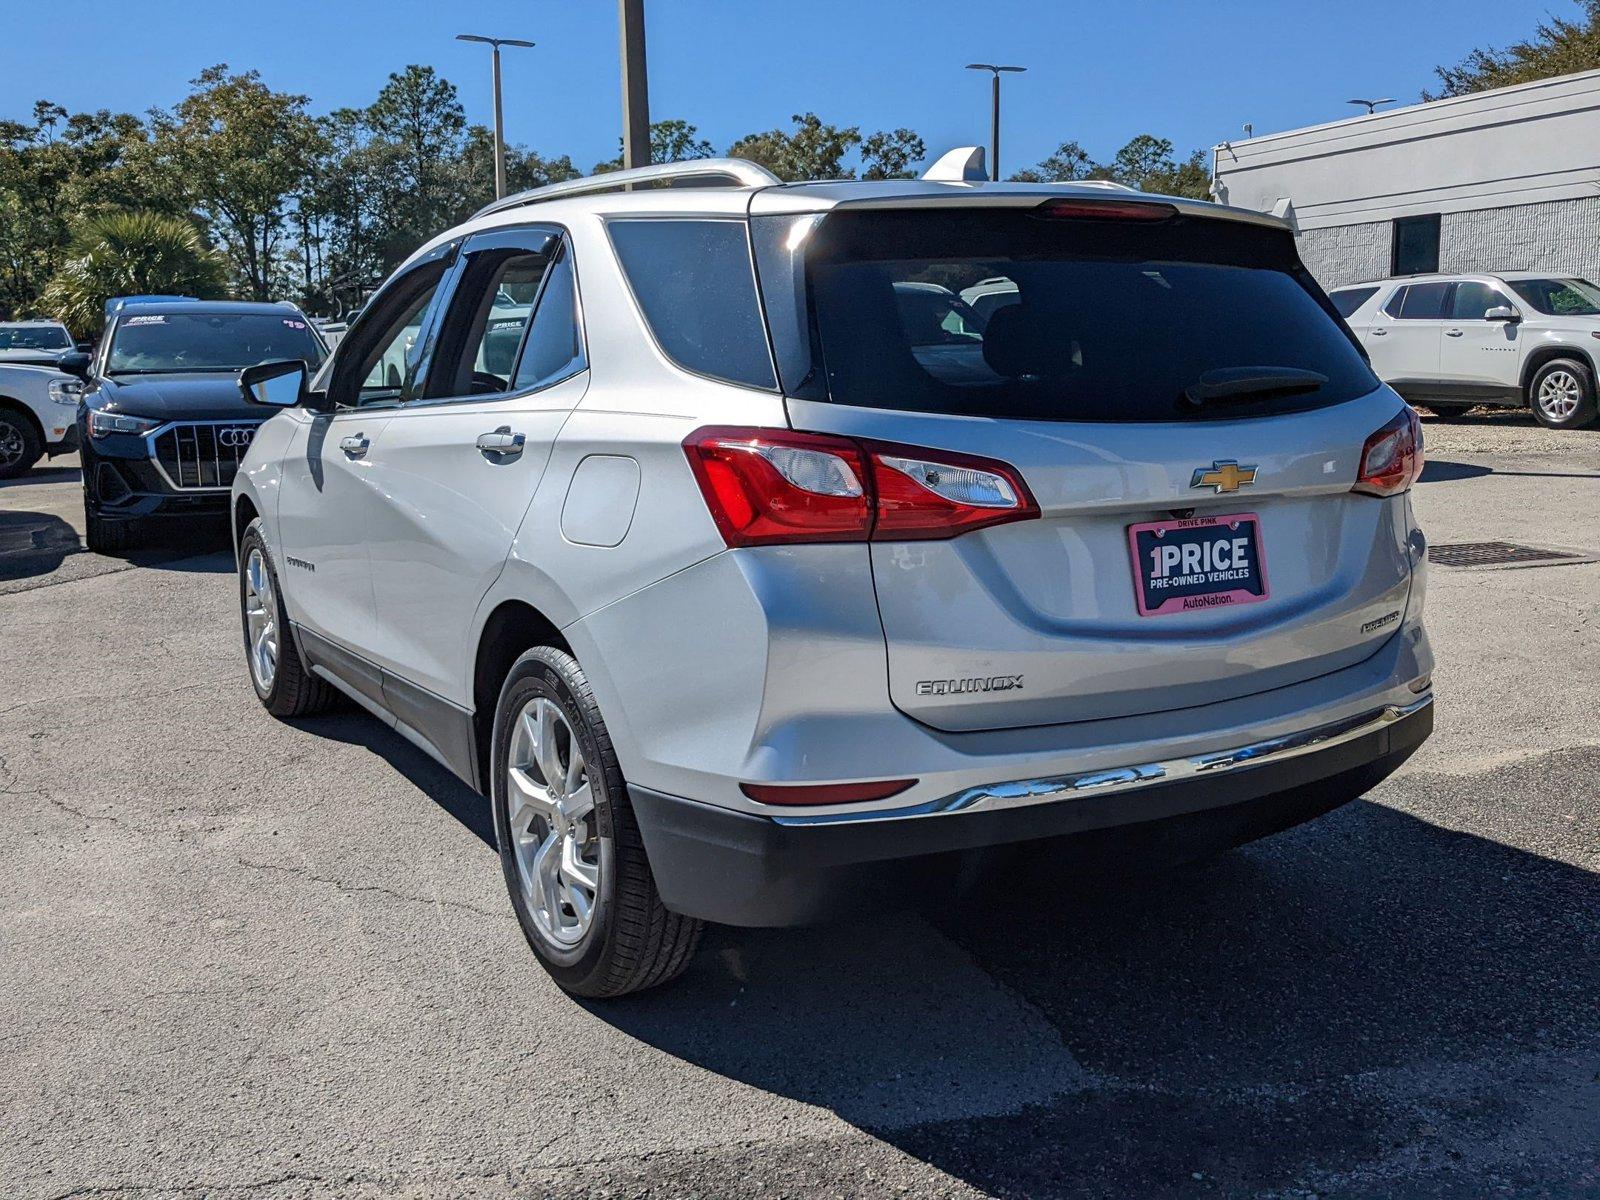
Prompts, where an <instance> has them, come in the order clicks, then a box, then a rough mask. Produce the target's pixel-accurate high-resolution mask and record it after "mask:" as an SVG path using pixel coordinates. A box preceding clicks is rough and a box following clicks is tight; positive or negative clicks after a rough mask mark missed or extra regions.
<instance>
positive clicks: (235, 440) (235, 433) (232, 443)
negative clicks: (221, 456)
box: [217, 425, 256, 449]
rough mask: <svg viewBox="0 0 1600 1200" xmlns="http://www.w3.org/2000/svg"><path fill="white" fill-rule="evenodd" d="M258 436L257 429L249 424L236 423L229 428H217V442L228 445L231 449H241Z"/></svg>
mask: <svg viewBox="0 0 1600 1200" xmlns="http://www.w3.org/2000/svg"><path fill="white" fill-rule="evenodd" d="M255 436H256V431H255V430H254V429H252V428H250V426H248V425H235V426H232V427H230V428H228V429H219V430H217V444H218V445H221V446H227V447H228V448H229V449H241V448H243V447H245V446H248V445H249V444H250V439H251V438H253V437H255Z"/></svg>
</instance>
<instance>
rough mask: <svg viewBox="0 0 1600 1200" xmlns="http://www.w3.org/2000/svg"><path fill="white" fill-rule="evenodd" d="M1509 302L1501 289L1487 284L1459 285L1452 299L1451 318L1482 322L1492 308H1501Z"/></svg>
mask: <svg viewBox="0 0 1600 1200" xmlns="http://www.w3.org/2000/svg"><path fill="white" fill-rule="evenodd" d="M1508 303H1509V301H1508V300H1507V299H1506V298H1505V297H1504V296H1503V295H1501V294H1500V291H1499V289H1497V288H1492V287H1490V286H1489V285H1488V284H1487V283H1458V284H1456V292H1455V295H1454V296H1452V297H1451V299H1450V316H1451V317H1452V318H1453V319H1454V320H1457V321H1481V320H1483V314H1484V313H1486V312H1488V311H1489V310H1490V309H1491V308H1500V307H1503V306H1505V305H1506V304H1508Z"/></svg>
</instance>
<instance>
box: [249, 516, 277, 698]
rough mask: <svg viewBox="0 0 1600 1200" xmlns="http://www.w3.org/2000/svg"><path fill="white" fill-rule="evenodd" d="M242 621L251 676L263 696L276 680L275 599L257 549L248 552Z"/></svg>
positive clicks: (270, 576) (264, 560) (269, 578)
mask: <svg viewBox="0 0 1600 1200" xmlns="http://www.w3.org/2000/svg"><path fill="white" fill-rule="evenodd" d="M244 619H245V627H246V629H247V630H248V641H249V646H248V650H249V655H250V674H251V675H252V676H254V677H255V681H256V686H257V687H258V688H260V689H261V690H262V691H263V692H270V691H271V690H272V681H273V680H274V679H276V678H277V676H278V597H277V593H276V592H274V591H273V588H272V572H271V571H269V570H268V569H267V560H266V556H265V555H263V554H262V553H261V550H260V548H259V547H254V548H252V549H251V551H250V557H249V558H247V559H246V560H245V565H244Z"/></svg>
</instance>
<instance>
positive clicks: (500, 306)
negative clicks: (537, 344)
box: [428, 250, 549, 396]
mask: <svg viewBox="0 0 1600 1200" xmlns="http://www.w3.org/2000/svg"><path fill="white" fill-rule="evenodd" d="M548 265H549V259H548V258H547V257H546V256H545V255H543V254H527V253H522V252H518V251H504V250H501V251H489V252H485V253H483V254H479V255H475V256H474V258H473V261H472V262H471V264H470V265H469V266H468V268H467V271H466V273H465V274H464V275H463V276H462V281H461V284H460V286H459V287H458V288H457V291H456V296H457V302H458V303H466V304H472V303H474V302H475V303H476V308H475V309H474V310H473V311H472V313H471V315H470V318H469V319H468V323H467V325H466V327H465V329H464V330H462V331H460V338H461V340H460V343H459V344H460V345H461V347H462V350H461V356H460V357H459V358H455V357H454V356H453V355H451V354H450V353H449V352H448V351H446V350H445V348H444V344H443V343H442V344H441V355H442V357H441V358H440V362H439V366H440V380H439V386H438V387H430V388H429V389H428V391H429V394H430V395H439V396H498V395H501V394H502V393H505V392H509V391H510V390H511V377H512V375H513V374H514V373H515V371H516V366H517V351H518V350H520V349H521V347H522V338H523V334H524V333H525V332H526V331H527V328H528V318H529V317H530V316H531V315H532V314H533V305H534V301H535V300H537V299H538V298H539V286H540V284H542V283H543V282H544V277H545V273H546V270H547V268H548ZM452 316H454V314H452ZM446 341H448V339H446ZM452 367H453V368H454V370H453V371H452V369H451V368H452ZM452 376H453V377H452Z"/></svg>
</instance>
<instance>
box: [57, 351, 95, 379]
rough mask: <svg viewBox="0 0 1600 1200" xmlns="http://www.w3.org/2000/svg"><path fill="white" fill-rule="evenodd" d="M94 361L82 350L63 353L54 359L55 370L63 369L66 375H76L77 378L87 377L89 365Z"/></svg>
mask: <svg viewBox="0 0 1600 1200" xmlns="http://www.w3.org/2000/svg"><path fill="white" fill-rule="evenodd" d="M93 362H94V359H92V358H90V357H89V356H88V355H87V354H85V353H84V352H83V351H82V350H73V351H70V352H68V353H66V354H63V355H62V356H61V357H60V358H58V359H57V360H56V370H58V371H65V372H66V373H67V374H68V375H76V376H77V377H78V378H79V379H82V380H87V379H88V378H89V367H90V365H91V364H92V363H93Z"/></svg>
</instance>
